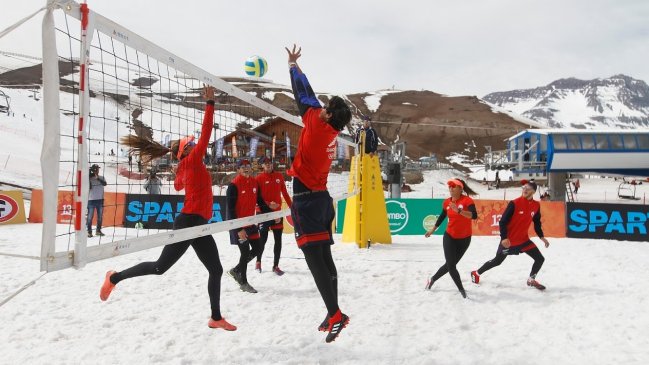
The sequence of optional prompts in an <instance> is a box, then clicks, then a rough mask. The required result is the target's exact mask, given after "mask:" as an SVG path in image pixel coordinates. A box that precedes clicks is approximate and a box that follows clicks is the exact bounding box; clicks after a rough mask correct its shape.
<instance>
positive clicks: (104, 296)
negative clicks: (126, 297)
mask: <svg viewBox="0 0 649 365" xmlns="http://www.w3.org/2000/svg"><path fill="white" fill-rule="evenodd" d="M115 273H116V272H115V270H110V271H108V272H107V273H106V278H105V279H104V284H103V285H102V286H101V290H100V291H99V299H101V300H102V301H104V302H105V301H106V300H108V297H109V296H110V292H112V291H113V289H114V288H115V284H113V283H111V282H110V277H111V276H113V274H115Z"/></svg>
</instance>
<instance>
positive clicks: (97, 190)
mask: <svg viewBox="0 0 649 365" xmlns="http://www.w3.org/2000/svg"><path fill="white" fill-rule="evenodd" d="M88 183H89V185H90V190H89V191H88V219H87V220H86V228H87V229H88V238H90V237H92V219H93V216H94V214H95V210H96V211H97V228H96V230H95V235H97V236H103V235H104V234H103V233H102V232H101V223H102V218H103V216H104V186H106V185H107V184H106V179H104V177H103V176H101V175H99V165H92V166H90V178H89V179H88Z"/></svg>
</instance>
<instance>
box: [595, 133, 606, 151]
mask: <svg viewBox="0 0 649 365" xmlns="http://www.w3.org/2000/svg"><path fill="white" fill-rule="evenodd" d="M593 137H594V138H595V146H597V149H598V150H607V149H608V138H607V136H606V135H605V134H596V135H594V136H593Z"/></svg>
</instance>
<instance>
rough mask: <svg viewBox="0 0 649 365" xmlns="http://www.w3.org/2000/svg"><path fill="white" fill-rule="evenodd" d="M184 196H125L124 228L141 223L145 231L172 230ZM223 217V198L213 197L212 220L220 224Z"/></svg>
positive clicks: (211, 221)
mask: <svg viewBox="0 0 649 365" xmlns="http://www.w3.org/2000/svg"><path fill="white" fill-rule="evenodd" d="M184 199H185V196H184V195H149V194H127V195H126V207H125V211H124V226H125V227H130V228H133V227H135V225H136V224H137V223H142V225H143V226H144V228H147V229H173V225H174V219H175V218H176V216H177V215H178V214H180V211H181V209H182V208H183V200H184ZM224 216H225V196H214V205H213V209H212V219H210V221H209V223H214V222H221V221H223V217H224Z"/></svg>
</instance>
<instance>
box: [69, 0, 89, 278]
mask: <svg viewBox="0 0 649 365" xmlns="http://www.w3.org/2000/svg"><path fill="white" fill-rule="evenodd" d="M79 12H80V17H81V45H80V50H79V52H80V57H79V68H80V70H79V74H80V80H79V119H78V121H77V152H78V155H77V156H78V158H79V161H78V163H77V171H76V175H77V186H76V189H75V191H74V202H75V219H74V230H75V242H74V258H73V265H74V267H75V268H77V269H80V268H82V267H83V266H85V264H86V247H87V242H88V236H87V234H86V232H85V227H83V223H84V222H85V220H86V219H87V206H88V191H89V187H88V184H89V177H88V140H87V138H88V125H89V124H90V118H89V116H90V113H89V110H90V90H89V89H90V83H89V80H88V71H89V65H88V55H89V53H90V43H91V41H92V35H93V31H94V27H93V25H92V22H91V17H90V11H89V10H88V4H86V3H83V4H81V5H80V7H79Z"/></svg>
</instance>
